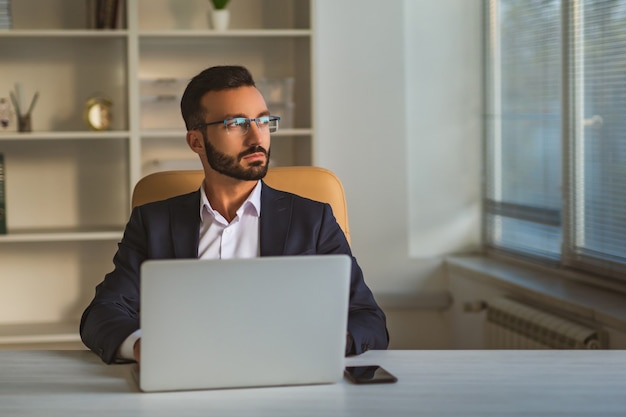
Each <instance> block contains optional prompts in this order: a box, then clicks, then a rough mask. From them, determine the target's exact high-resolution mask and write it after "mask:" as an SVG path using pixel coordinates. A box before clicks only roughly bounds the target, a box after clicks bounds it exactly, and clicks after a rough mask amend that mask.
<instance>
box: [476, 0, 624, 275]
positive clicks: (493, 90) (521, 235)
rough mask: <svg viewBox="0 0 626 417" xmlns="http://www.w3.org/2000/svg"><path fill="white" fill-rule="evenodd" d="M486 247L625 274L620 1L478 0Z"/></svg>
mask: <svg viewBox="0 0 626 417" xmlns="http://www.w3.org/2000/svg"><path fill="white" fill-rule="evenodd" d="M486 4H487V7H486V8H485V10H486V13H487V18H486V19H485V22H487V24H486V30H487V36H486V39H487V54H486V57H487V61H486V69H487V72H486V86H487V103H486V104H487V106H486V112H485V115H486V120H485V122H486V146H485V150H486V158H485V162H486V166H485V200H484V216H485V221H484V226H485V242H486V244H487V246H490V247H493V248H496V249H499V250H505V251H508V252H513V253H515V254H519V255H522V256H528V257H533V258H538V259H541V260H544V261H553V262H558V263H561V264H563V265H566V266H572V267H575V268H582V269H588V270H592V271H594V272H601V273H606V274H608V275H611V276H616V277H619V278H624V277H625V275H624V273H625V272H626V0H489V1H487V2H486Z"/></svg>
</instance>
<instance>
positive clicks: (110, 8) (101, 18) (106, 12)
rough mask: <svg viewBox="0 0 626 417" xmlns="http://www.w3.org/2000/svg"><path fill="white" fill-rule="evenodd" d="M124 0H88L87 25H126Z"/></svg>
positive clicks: (103, 27) (108, 27)
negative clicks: (124, 20)
mask: <svg viewBox="0 0 626 417" xmlns="http://www.w3.org/2000/svg"><path fill="white" fill-rule="evenodd" d="M123 10H124V0H87V27H88V28H95V29H117V28H121V27H123V26H124V22H123V19H124V13H123Z"/></svg>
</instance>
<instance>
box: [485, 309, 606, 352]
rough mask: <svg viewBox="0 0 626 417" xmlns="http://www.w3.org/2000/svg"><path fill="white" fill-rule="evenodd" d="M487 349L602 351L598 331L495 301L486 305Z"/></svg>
mask: <svg viewBox="0 0 626 417" xmlns="http://www.w3.org/2000/svg"><path fill="white" fill-rule="evenodd" d="M485 346H486V347H487V349H604V348H606V338H605V335H604V334H601V332H600V331H598V330H597V329H593V328H590V327H587V326H583V325H581V324H578V323H575V322H572V321H570V320H567V319H565V318H562V317H558V316H555V315H553V314H551V313H548V312H545V311H541V310H539V309H536V308H534V307H531V306H528V305H525V304H522V303H519V302H517V301H513V300H511V299H509V298H504V297H502V298H496V299H494V300H492V301H490V302H489V303H488V305H487V319H486V323H485Z"/></svg>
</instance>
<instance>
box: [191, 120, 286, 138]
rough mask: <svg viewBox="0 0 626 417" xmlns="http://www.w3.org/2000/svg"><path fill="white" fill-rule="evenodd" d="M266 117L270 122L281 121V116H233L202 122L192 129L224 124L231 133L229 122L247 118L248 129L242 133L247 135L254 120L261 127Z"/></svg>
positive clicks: (228, 132) (227, 131)
mask: <svg viewBox="0 0 626 417" xmlns="http://www.w3.org/2000/svg"><path fill="white" fill-rule="evenodd" d="M265 118H267V119H268V123H269V122H273V121H276V122H279V121H280V116H261V117H252V118H250V117H231V118H229V119H223V120H216V121H214V122H207V123H200V124H198V125H196V126H194V127H193V128H192V129H191V130H200V129H202V128H204V127H207V126H213V125H217V124H223V125H224V127H226V133H227V134H229V135H230V130H228V123H229V122H231V121H233V120H241V119H243V120H245V123H246V131H245V132H244V133H242V135H245V134H247V133H248V132H249V131H250V126H251V125H252V122H254V124H256V127H257V128H259V129H260V128H261V127H260V126H259V122H261V119H265ZM276 130H278V125H276ZM276 130H274V132H276ZM270 133H273V132H270Z"/></svg>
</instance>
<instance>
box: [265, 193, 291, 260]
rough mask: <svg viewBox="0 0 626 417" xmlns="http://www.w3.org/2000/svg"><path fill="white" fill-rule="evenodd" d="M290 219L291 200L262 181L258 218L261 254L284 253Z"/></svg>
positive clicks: (274, 254) (276, 254)
mask: <svg viewBox="0 0 626 417" xmlns="http://www.w3.org/2000/svg"><path fill="white" fill-rule="evenodd" d="M290 221H291V200H290V199H289V198H287V197H286V195H285V194H283V193H281V192H279V191H277V190H275V189H273V188H271V187H270V186H268V185H267V184H265V182H263V183H262V188H261V218H260V219H259V240H260V246H261V256H279V255H282V254H284V253H285V244H286V240H287V233H288V232H289V223H290Z"/></svg>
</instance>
